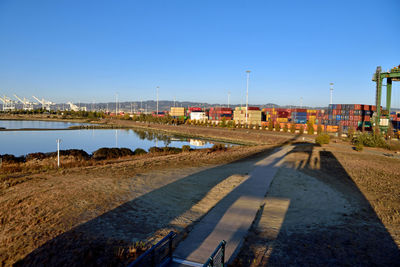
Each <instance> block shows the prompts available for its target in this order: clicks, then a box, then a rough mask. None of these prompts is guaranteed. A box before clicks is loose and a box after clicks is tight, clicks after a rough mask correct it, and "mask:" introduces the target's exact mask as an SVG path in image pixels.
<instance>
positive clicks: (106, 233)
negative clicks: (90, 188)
mask: <svg viewBox="0 0 400 267" xmlns="http://www.w3.org/2000/svg"><path fill="white" fill-rule="evenodd" d="M295 138H296V137H295ZM295 138H293V139H292V140H289V141H287V142H286V143H289V142H291V141H293V140H294V139H295ZM276 147H278V145H277V146H276ZM274 148H275V147H274ZM274 148H272V149H268V150H266V151H264V152H262V153H259V154H257V155H253V156H251V157H249V158H247V159H241V160H238V161H235V162H233V163H229V164H226V165H223V166H217V167H214V168H210V169H206V170H204V171H201V172H198V173H194V174H191V175H189V176H186V177H184V178H182V179H179V180H177V181H175V182H172V183H170V184H167V185H165V186H163V187H161V188H158V189H155V190H153V191H151V192H149V193H147V194H144V195H142V196H140V197H137V198H135V199H132V200H131V201H128V202H126V203H124V204H122V205H120V206H119V207H117V208H115V209H113V210H111V211H108V212H106V213H104V214H102V215H100V216H98V217H96V218H94V219H92V220H89V221H87V222H85V223H83V224H81V225H78V226H76V227H74V228H73V229H71V230H69V231H67V232H65V233H63V234H60V235H59V236H57V237H55V238H53V239H51V240H49V241H47V242H46V243H45V244H44V245H42V246H40V247H39V248H37V249H35V250H34V251H32V252H31V253H30V254H28V255H27V256H26V257H25V258H24V259H22V260H20V261H18V262H17V263H16V264H15V266H99V265H106V266H124V265H125V264H126V263H127V260H128V259H127V257H128V256H129V255H125V254H123V253H122V252H121V251H116V249H117V248H120V247H125V248H127V247H128V246H129V245H132V242H133V241H134V240H137V239H144V238H146V237H148V236H150V235H151V234H152V233H154V231H156V230H157V229H160V228H162V227H165V226H168V224H169V223H170V222H171V221H172V220H173V219H175V218H177V217H178V216H180V215H181V214H183V213H184V212H185V211H187V210H189V209H190V208H191V207H192V206H193V205H195V204H196V203H197V202H199V201H200V200H201V199H202V198H203V197H204V196H205V195H206V194H207V193H208V191H209V190H210V189H212V188H213V187H214V186H215V185H217V184H218V183H220V182H221V181H223V180H224V179H226V178H228V177H229V176H231V175H233V174H238V171H239V168H236V167H235V166H236V165H237V164H240V163H243V164H247V165H249V169H252V168H254V162H256V161H257V160H258V159H259V158H261V157H265V155H266V154H268V153H270V151H272V150H273V149H274ZM199 177H202V179H201V180H200V179H199ZM190 187H193V188H196V191H191V190H187V188H190ZM185 188H186V189H185ZM184 189H185V190H184ZM177 192H178V193H179V194H177ZM188 200H189V201H188ZM174 206H179V207H180V208H179V209H176V208H173V207H174Z"/></svg>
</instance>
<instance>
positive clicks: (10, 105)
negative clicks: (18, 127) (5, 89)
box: [0, 95, 15, 111]
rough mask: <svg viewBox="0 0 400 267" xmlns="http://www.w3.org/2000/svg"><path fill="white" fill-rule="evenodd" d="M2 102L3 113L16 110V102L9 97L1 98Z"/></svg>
mask: <svg viewBox="0 0 400 267" xmlns="http://www.w3.org/2000/svg"><path fill="white" fill-rule="evenodd" d="M0 100H1V102H3V111H11V110H14V109H15V101H14V100H12V99H11V98H9V97H7V96H5V95H4V96H3V97H0Z"/></svg>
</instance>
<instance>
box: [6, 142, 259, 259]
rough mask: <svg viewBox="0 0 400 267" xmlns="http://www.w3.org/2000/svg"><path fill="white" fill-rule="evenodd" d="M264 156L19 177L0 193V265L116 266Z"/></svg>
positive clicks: (180, 157) (228, 155)
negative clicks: (135, 248) (136, 248)
mask: <svg viewBox="0 0 400 267" xmlns="http://www.w3.org/2000/svg"><path fill="white" fill-rule="evenodd" d="M265 149H267V147H265V146H257V147H235V148H232V149H230V150H228V151H226V152H224V151H217V152H207V151H194V152H189V153H181V154H174V155H165V156H160V157H156V158H146V159H142V160H130V161H129V160H128V161H123V160H122V161H121V162H120V163H114V164H112V165H108V166H94V167H93V166H92V167H85V168H72V169H67V170H64V171H62V172H55V171H53V172H48V173H39V174H34V175H31V176H30V177H29V179H26V177H24V176H23V177H20V178H19V179H21V181H22V182H21V183H15V184H13V186H10V187H5V188H3V189H2V190H1V192H0V205H1V207H2V208H1V209H0V217H1V224H0V232H1V235H0V256H1V260H2V262H1V265H4V266H9V265H11V264H13V263H15V262H17V261H18V260H22V261H20V262H19V263H18V265H47V266H49V265H51V266H55V265H57V266H60V265H74V266H76V265H79V264H81V265H85V266H86V265H96V264H102V265H103V264H109V265H119V264H122V265H123V264H125V263H126V259H127V258H128V257H130V256H132V255H128V254H129V253H130V252H132V248H133V245H134V243H135V242H138V241H145V242H147V241H152V240H156V239H158V238H160V237H162V236H164V235H165V234H166V233H167V232H168V231H169V230H176V231H182V230H184V229H188V228H190V226H191V224H193V223H194V222H195V221H197V220H198V219H199V218H200V217H201V216H203V215H204V214H205V213H206V212H207V211H208V210H209V209H210V208H212V207H213V206H214V205H215V204H216V203H217V202H218V201H219V200H220V199H221V198H223V197H224V196H225V195H226V194H227V193H229V192H230V191H231V190H232V189H234V188H235V187H236V186H237V185H238V184H240V183H241V182H242V181H243V180H244V179H246V177H247V173H248V172H250V171H251V170H252V169H253V168H254V166H253V165H254V163H255V162H256V161H257V160H258V159H259V158H260V155H258V156H252V157H250V158H248V159H246V160H239V161H236V160H238V159H240V158H243V157H246V156H251V155H254V154H255V153H258V152H260V151H265ZM263 153H264V154H265V152H263ZM229 162H231V163H229ZM14 179H18V178H14ZM129 249H131V250H129ZM82 259H84V260H83V261H82Z"/></svg>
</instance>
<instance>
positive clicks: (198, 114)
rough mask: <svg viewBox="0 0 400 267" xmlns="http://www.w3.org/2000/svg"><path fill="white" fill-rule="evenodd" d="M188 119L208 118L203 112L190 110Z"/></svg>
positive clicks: (201, 119) (202, 119) (203, 119)
mask: <svg viewBox="0 0 400 267" xmlns="http://www.w3.org/2000/svg"><path fill="white" fill-rule="evenodd" d="M190 119H191V120H192V121H206V120H207V119H208V118H207V116H206V113H205V112H202V111H200V112H199V111H192V112H190Z"/></svg>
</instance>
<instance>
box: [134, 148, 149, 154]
mask: <svg viewBox="0 0 400 267" xmlns="http://www.w3.org/2000/svg"><path fill="white" fill-rule="evenodd" d="M133 154H135V155H144V154H147V151H146V150H144V149H142V148H136V149H135V151H133Z"/></svg>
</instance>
